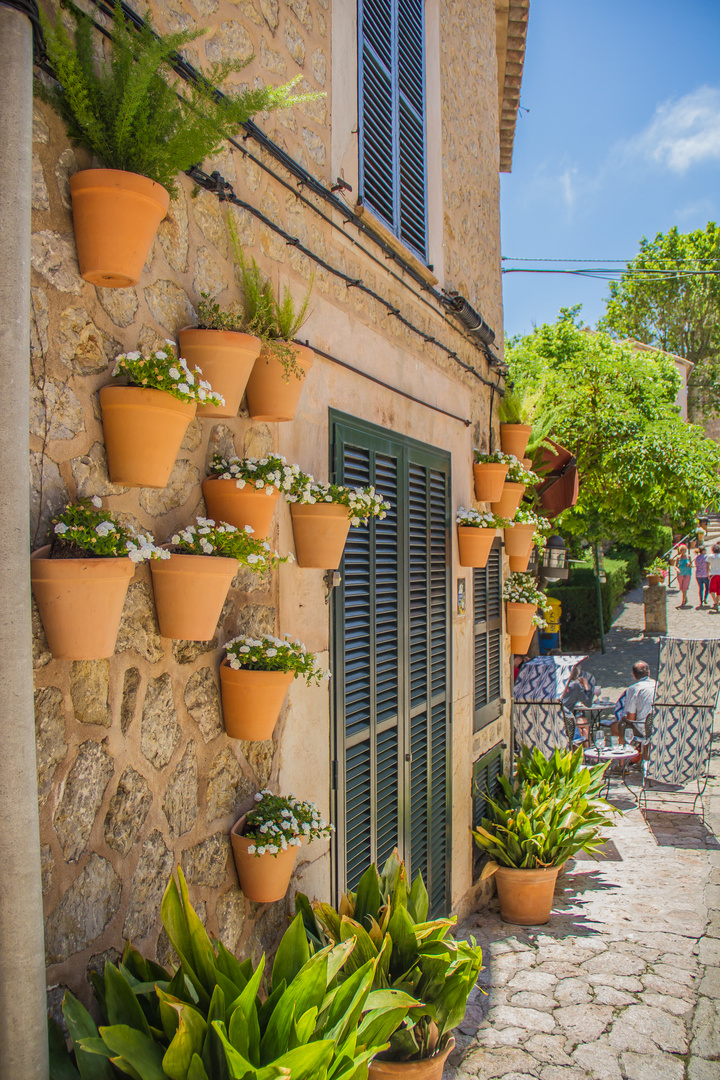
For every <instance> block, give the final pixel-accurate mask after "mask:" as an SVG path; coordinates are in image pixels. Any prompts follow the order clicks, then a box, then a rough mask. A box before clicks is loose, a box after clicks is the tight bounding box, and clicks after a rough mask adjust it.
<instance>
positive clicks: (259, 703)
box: [220, 659, 294, 742]
mask: <svg viewBox="0 0 720 1080" xmlns="http://www.w3.org/2000/svg"><path fill="white" fill-rule="evenodd" d="M293 678H294V675H293V673H292V671H253V670H251V669H245V668H232V667H230V665H229V663H228V662H227V659H225V660H223V662H222V664H221V665H220V692H221V695H222V709H223V720H224V721H225V731H226V732H227V734H228V735H229V736H230V738H231V739H248V740H250V741H251V742H263V741H264V740H265V739H270V738H272V733H273V731H274V730H275V725H276V723H277V719H278V716H279V715H280V710H281V709H282V706H283V702H284V701H285V697H286V696H287V692H288V688H289V686H290V683H291V682H292V681H293Z"/></svg>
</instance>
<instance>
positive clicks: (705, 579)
mask: <svg viewBox="0 0 720 1080" xmlns="http://www.w3.org/2000/svg"><path fill="white" fill-rule="evenodd" d="M695 580H696V581H697V586H698V593H699V594H700V603H699V604H698V608H704V607H707V601H708V596H709V595H710V575H709V573H708V564H707V558H706V556H705V547H704V545H703V544H700V545H699V547H697V548H696V550H695Z"/></svg>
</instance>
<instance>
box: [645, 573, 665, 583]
mask: <svg viewBox="0 0 720 1080" xmlns="http://www.w3.org/2000/svg"><path fill="white" fill-rule="evenodd" d="M662 583H663V575H662V574H648V585H662Z"/></svg>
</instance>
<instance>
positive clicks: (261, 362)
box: [246, 343, 315, 422]
mask: <svg viewBox="0 0 720 1080" xmlns="http://www.w3.org/2000/svg"><path fill="white" fill-rule="evenodd" d="M291 348H293V349H294V350H295V356H296V359H297V362H298V364H299V366H300V367H301V368H302V369H303V373H304V374H303V377H302V378H301V379H299V378H298V377H297V375H295V374H293V373H292V372H290V376H289V378H288V379H287V380H286V379H285V377H284V376H285V369H284V368H283V366H282V364H281V363H280V361H279V360H277V359H276V358H275V357H274V356H273V354H272V353H271V352H269V351H268V350H267V349H263V350H262V352H261V353H260V355H259V356H258V358H257V360H256V361H255V364H254V365H253V369H252V374H251V375H250V378H249V379H248V384H247V389H246V393H247V404H248V410H249V412H250V415H251V417H252V418H253V420H265V421H271V422H272V421H283V420H292V419H294V417H295V410H296V409H297V406H298V402H299V400H300V394H301V393H302V388H303V383H304V382H305V376H306V375H307V373H308V371H309V370H310V368H311V367H312V364H313V360H314V359H315V353H314V352H313V351H312V349H307V348H306V347H305V346H304V345H295V344H292V343H291Z"/></svg>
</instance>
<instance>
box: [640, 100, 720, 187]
mask: <svg viewBox="0 0 720 1080" xmlns="http://www.w3.org/2000/svg"><path fill="white" fill-rule="evenodd" d="M633 142H634V144H635V147H636V149H637V148H639V149H641V150H642V151H643V152H644V153H645V154H646V155H647V156H648V157H650V158H652V159H653V160H654V161H658V162H660V163H661V164H663V165H666V166H667V167H668V168H669V169H672V170H673V172H678V173H684V172H687V170H688V169H689V168H691V167H692V166H693V165H699V164H701V163H702V162H705V161H711V160H714V159H720V88H717V87H713V86H701V87H700V88H699V89H698V90H693V91H692V92H691V93H689V94H685V95H684V97H681V98H678V99H677V100H676V101H666V102H664V103H663V104H662V105H658V107H657V109H656V110H655V116H654V117H653V119H652V121H651V122H650V124H649V126H648V127H647V128H646V129H645V131H643V132H642V133H641V134H640V135H639V136H638V138H637V140H633Z"/></svg>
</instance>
